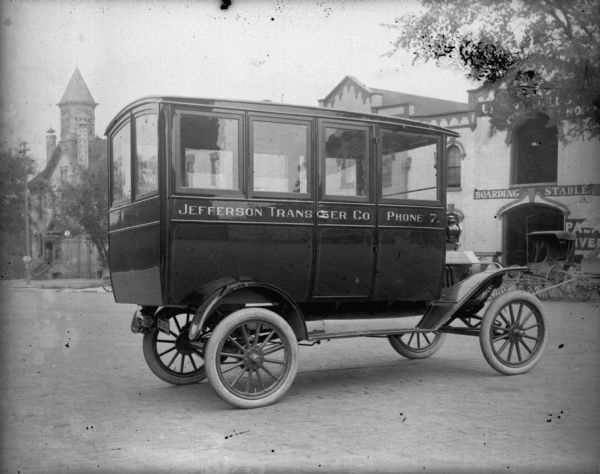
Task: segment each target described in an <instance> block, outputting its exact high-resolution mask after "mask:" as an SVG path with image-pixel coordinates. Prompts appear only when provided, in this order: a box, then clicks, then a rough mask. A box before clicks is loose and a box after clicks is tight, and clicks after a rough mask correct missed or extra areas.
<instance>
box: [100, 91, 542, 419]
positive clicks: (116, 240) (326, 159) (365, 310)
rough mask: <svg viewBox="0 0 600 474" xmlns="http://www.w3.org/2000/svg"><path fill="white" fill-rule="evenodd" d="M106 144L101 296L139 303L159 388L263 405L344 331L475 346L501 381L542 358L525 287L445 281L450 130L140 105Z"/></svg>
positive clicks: (303, 110) (226, 103)
mask: <svg viewBox="0 0 600 474" xmlns="http://www.w3.org/2000/svg"><path fill="white" fill-rule="evenodd" d="M106 134H107V137H108V147H109V193H110V209H109V252H110V259H109V260H110V273H111V279H112V286H113V291H114V298H115V301H116V302H118V303H134V304H136V305H138V306H139V308H138V310H137V311H136V313H135V314H134V317H133V321H132V325H131V327H132V330H133V331H134V332H139V333H142V334H143V353H144V356H145V359H146V361H147V363H148V365H149V367H150V369H151V370H152V371H153V372H154V374H156V375H157V376H158V377H159V378H161V379H162V380H164V381H166V382H169V383H172V384H187V383H194V382H197V381H200V380H202V379H204V378H206V377H207V378H208V381H209V382H210V385H211V386H212V387H213V388H214V390H215V391H216V392H217V394H218V395H219V396H220V397H221V398H223V400H225V401H226V402H228V403H230V404H232V405H234V406H237V407H243V408H250V407H257V406H263V405H267V404H270V403H273V402H274V401H276V400H277V399H279V398H280V397H281V396H282V395H283V394H284V393H285V392H286V390H287V389H288V388H289V386H290V385H291V383H292V382H293V380H294V376H295V374H296V370H297V346H298V344H299V343H305V344H312V343H315V342H316V341H320V340H322V339H331V338H336V337H353V336H373V337H386V338H388V339H389V341H390V343H391V345H392V346H393V348H394V349H396V350H397V351H398V352H399V353H400V354H402V355H404V356H406V357H411V358H423V357H428V356H429V355H431V354H433V353H434V352H435V351H437V349H438V348H439V347H440V345H441V344H442V342H443V340H444V337H445V333H448V332H450V333H458V334H467V335H476V336H478V337H479V338H480V342H481V347H482V350H483V353H484V356H485V357H486V359H487V360H488V362H489V363H490V364H491V365H492V366H493V367H494V368H495V369H497V370H498V371H500V372H502V373H505V374H514V373H521V372H525V371H527V370H529V369H530V368H531V367H532V366H533V365H535V363H537V361H538V360H539V358H540V356H541V354H542V352H543V348H544V346H545V343H546V339H547V335H546V329H545V318H546V316H545V310H544V308H543V306H542V305H541V303H540V302H539V301H538V300H537V299H536V298H534V297H532V296H531V295H529V294H526V293H523V292H516V293H509V294H505V295H501V296H500V297H498V298H496V299H494V300H493V301H490V300H491V299H492V296H493V295H494V294H495V293H494V289H495V288H498V287H499V286H500V284H501V282H502V277H503V275H504V273H505V272H506V271H505V270H503V269H496V270H493V271H489V272H482V273H478V274H475V275H473V276H471V277H470V278H467V279H466V280H464V281H461V282H458V283H455V282H453V281H449V280H451V278H450V279H449V278H448V275H449V272H448V268H447V266H446V260H445V255H446V240H447V232H448V229H447V224H446V193H445V181H446V165H445V156H444V150H445V148H446V140H447V139H448V137H453V136H456V133H455V132H453V131H451V130H447V129H443V128H440V127H435V126H432V125H428V124H423V123H419V122H415V121H411V120H407V119H404V118H396V117H387V116H380V115H372V114H366V113H358V112H350V111H340V110H333V109H327V108H317V107H304V106H291V105H283V104H274V103H267V102H247V101H233V100H215V99H196V98H177V97H151V98H145V99H141V100H138V101H136V102H134V103H132V104H130V105H128V106H127V107H125V108H124V109H123V110H122V111H121V112H119V113H118V114H117V116H116V117H115V118H114V120H112V121H111V123H110V125H109V127H108V129H107V132H106ZM511 270H513V271H514V269H511ZM523 271H526V268H525V267H523ZM484 308H485V311H482V310H484ZM481 312H483V315H482V314H480V313H481Z"/></svg>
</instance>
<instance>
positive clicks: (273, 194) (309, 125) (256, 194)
mask: <svg viewBox="0 0 600 474" xmlns="http://www.w3.org/2000/svg"><path fill="white" fill-rule="evenodd" d="M255 122H271V123H278V124H286V125H305V126H306V191H307V192H306V193H285V192H279V191H255V190H254V123H255ZM313 123H314V122H313V120H312V119H310V118H306V117H302V118H300V117H297V116H293V115H277V116H273V115H263V114H261V115H258V114H249V115H248V163H247V165H248V166H247V173H246V175H247V182H248V198H250V199H253V198H277V199H303V200H307V199H312V197H313V194H314V192H313V142H312V141H313V136H314V135H313V128H314V127H313Z"/></svg>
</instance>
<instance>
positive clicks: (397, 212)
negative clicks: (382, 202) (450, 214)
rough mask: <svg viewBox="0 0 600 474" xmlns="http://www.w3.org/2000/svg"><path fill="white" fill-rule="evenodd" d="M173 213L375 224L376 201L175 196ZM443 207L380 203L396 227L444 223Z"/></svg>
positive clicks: (383, 219)
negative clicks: (428, 207) (351, 202)
mask: <svg viewBox="0 0 600 474" xmlns="http://www.w3.org/2000/svg"><path fill="white" fill-rule="evenodd" d="M171 216H172V218H173V219H176V220H194V221H223V222H262V223H281V224H307V225H310V224H314V223H315V222H317V223H318V224H324V225H356V226H374V225H375V224H376V217H377V214H376V211H375V205H373V204H361V203H356V204H347V203H344V204H342V203H340V204H334V203H317V204H316V205H315V204H314V203H311V202H297V201H295V202H261V201H226V200H205V199H198V200H196V199H194V200H192V199H179V198H175V199H173V208H172V213H171ZM442 221H443V211H442V210H441V209H433V210H432V209H423V208H412V207H410V208H409V207H401V206H380V207H379V219H378V222H379V225H383V226H392V227H436V228H441V227H442V226H443V222H442Z"/></svg>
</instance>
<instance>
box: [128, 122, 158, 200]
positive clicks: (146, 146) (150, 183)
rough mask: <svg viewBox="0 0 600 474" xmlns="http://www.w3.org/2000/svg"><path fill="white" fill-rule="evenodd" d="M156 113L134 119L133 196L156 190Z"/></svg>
mask: <svg viewBox="0 0 600 474" xmlns="http://www.w3.org/2000/svg"><path fill="white" fill-rule="evenodd" d="M156 124H157V116H156V114H145V115H141V116H139V117H136V119H135V149H136V153H135V159H136V166H135V181H134V186H135V198H136V199H137V198H139V197H140V196H143V195H145V194H149V193H152V192H154V191H157V190H158V131H157V128H156Z"/></svg>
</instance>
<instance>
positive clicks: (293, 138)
mask: <svg viewBox="0 0 600 474" xmlns="http://www.w3.org/2000/svg"><path fill="white" fill-rule="evenodd" d="M307 155H308V125H307V124H300V123H281V122H266V121H258V120H255V121H253V122H252V159H253V170H252V182H253V190H254V191H257V192H274V193H287V194H295V195H297V194H307V193H308V182H307V164H308V162H307Z"/></svg>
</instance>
